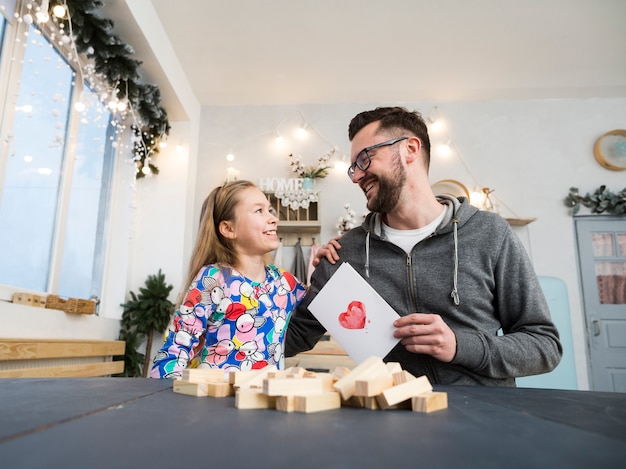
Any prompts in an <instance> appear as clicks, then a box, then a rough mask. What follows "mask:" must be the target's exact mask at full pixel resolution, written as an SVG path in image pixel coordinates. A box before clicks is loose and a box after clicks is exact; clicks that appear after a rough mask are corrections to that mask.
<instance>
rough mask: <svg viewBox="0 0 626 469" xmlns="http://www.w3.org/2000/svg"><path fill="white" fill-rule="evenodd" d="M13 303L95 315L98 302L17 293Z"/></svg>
mask: <svg viewBox="0 0 626 469" xmlns="http://www.w3.org/2000/svg"><path fill="white" fill-rule="evenodd" d="M12 302H13V303H15V304H20V305H27V306H35V307H37V308H48V309H59V310H61V311H65V312H66V313H73V314H94V313H95V312H96V302H95V301H93V300H84V299H81V298H61V297H60V296H58V295H36V294H33V293H26V292H17V293H14V294H13V298H12Z"/></svg>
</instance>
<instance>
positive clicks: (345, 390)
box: [334, 356, 387, 401]
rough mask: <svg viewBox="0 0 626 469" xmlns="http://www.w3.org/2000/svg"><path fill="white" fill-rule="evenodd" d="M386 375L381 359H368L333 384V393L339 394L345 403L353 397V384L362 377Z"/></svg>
mask: <svg viewBox="0 0 626 469" xmlns="http://www.w3.org/2000/svg"><path fill="white" fill-rule="evenodd" d="M385 374H387V368H385V363H384V362H383V360H382V358H379V357H374V356H372V357H369V358H366V359H365V360H364V361H363V362H361V363H359V364H358V365H357V366H356V367H355V368H354V369H353V370H352V371H351V372H350V373H348V374H347V375H345V376H344V377H343V378H341V379H339V380H337V382H336V383H335V386H334V387H335V391H338V392H339V393H340V394H341V398H342V399H343V400H344V401H347V400H348V399H350V397H352V396H353V395H354V391H355V382H356V380H357V379H361V378H363V377H367V378H373V377H375V376H378V375H385Z"/></svg>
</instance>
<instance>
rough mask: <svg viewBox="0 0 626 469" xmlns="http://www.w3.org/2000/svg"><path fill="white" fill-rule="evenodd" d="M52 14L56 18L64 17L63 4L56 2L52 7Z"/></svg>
mask: <svg viewBox="0 0 626 469" xmlns="http://www.w3.org/2000/svg"><path fill="white" fill-rule="evenodd" d="M52 14H53V15H54V16H56V17H57V18H63V17H65V5H61V4H56V5H54V6H53V7H52Z"/></svg>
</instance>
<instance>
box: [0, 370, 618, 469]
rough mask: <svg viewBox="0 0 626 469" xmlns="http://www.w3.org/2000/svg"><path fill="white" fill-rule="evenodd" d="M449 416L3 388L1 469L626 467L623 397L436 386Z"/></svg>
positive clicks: (1, 384)
mask: <svg viewBox="0 0 626 469" xmlns="http://www.w3.org/2000/svg"><path fill="white" fill-rule="evenodd" d="M436 390H440V391H445V392H447V393H448V405H449V407H448V409H446V410H444V411H440V412H436V413H432V414H419V413H414V412H411V411H410V410H389V411H371V410H366V409H355V408H348V407H343V408H341V409H337V410H332V411H327V412H319V413H313V414H302V413H284V412H278V411H276V410H239V409H236V408H235V406H234V398H233V397H227V398H219V399H217V398H210V397H202V398H197V397H191V396H186V395H182V394H175V393H174V392H173V391H172V389H171V382H168V381H159V380H150V379H134V378H89V379H4V380H0V466H1V467H6V468H40V467H41V468H44V467H45V468H57V467H58V468H75V467H81V468H82V467H89V468H116V467H123V468H126V467H137V468H144V467H145V468H160V467H172V468H185V467H189V468H196V467H197V468H200V467H221V468H223V469H226V468H251V469H252V468H254V469H256V468H270V467H271V468H284V467H294V468H297V469H302V468H313V467H314V468H320V469H322V468H324V469H325V468H348V467H349V468H378V467H380V468H394V467H420V468H428V469H431V468H433V469H434V468H445V467H454V468H459V467H480V468H488V467H494V468H502V467H506V468H517V467H519V468H536V467H546V468H548V467H549V468H555V467H556V468H560V467H566V468H572V467H584V468H586V469H588V468H590V467H594V468H595V467H598V468H610V467H616V468H617V467H620V468H623V467H626V466H625V464H626V394H620V393H599V392H585V391H560V390H545V389H509V388H506V389H500V388H485V387H465V386H463V387H460V386H459V387H454V386H438V387H436Z"/></svg>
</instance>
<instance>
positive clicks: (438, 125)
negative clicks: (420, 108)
mask: <svg viewBox="0 0 626 469" xmlns="http://www.w3.org/2000/svg"><path fill="white" fill-rule="evenodd" d="M442 127H443V124H442V123H441V120H439V119H437V120H436V121H433V122H432V123H431V124H430V130H431V131H432V132H438V131H440V130H441V128H442Z"/></svg>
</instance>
